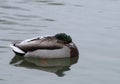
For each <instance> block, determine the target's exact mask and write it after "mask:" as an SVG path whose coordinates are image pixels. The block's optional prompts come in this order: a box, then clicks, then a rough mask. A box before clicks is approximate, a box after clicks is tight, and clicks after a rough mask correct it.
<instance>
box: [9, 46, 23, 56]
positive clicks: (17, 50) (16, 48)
mask: <svg viewBox="0 0 120 84" xmlns="http://www.w3.org/2000/svg"><path fill="white" fill-rule="evenodd" d="M10 47H11V48H12V49H13V51H15V52H17V53H21V54H25V52H24V51H22V50H21V49H19V48H18V47H16V46H14V45H13V44H10Z"/></svg>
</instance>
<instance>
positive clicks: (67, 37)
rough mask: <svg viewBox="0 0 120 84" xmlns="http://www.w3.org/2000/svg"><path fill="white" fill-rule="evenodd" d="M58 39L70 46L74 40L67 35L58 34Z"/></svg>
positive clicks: (56, 36)
mask: <svg viewBox="0 0 120 84" xmlns="http://www.w3.org/2000/svg"><path fill="white" fill-rule="evenodd" d="M54 37H55V38H56V39H58V40H61V41H63V43H65V44H68V43H71V42H72V38H71V37H70V36H69V35H67V34H65V33H58V34H56V35H55V36H54Z"/></svg>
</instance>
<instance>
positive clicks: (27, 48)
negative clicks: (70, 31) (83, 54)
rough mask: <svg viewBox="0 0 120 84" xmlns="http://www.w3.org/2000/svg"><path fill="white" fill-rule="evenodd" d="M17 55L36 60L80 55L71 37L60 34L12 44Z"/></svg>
mask: <svg viewBox="0 0 120 84" xmlns="http://www.w3.org/2000/svg"><path fill="white" fill-rule="evenodd" d="M10 47H11V48H12V49H13V51H14V52H15V53H17V54H22V55H24V56H25V57H33V56H34V57H36V58H65V57H77V56H78V55H79V52H78V49H77V47H76V45H75V44H74V43H73V42H72V39H71V37H70V36H69V35H67V34H65V33H59V34H56V35H55V36H46V37H37V38H33V39H27V40H24V41H22V42H16V43H13V44H10Z"/></svg>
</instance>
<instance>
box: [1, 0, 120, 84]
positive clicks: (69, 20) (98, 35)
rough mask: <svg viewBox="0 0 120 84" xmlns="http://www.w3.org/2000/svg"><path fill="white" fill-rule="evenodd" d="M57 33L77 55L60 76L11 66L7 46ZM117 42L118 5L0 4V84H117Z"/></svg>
mask: <svg viewBox="0 0 120 84" xmlns="http://www.w3.org/2000/svg"><path fill="white" fill-rule="evenodd" d="M59 32H65V33H67V34H69V35H71V37H72V38H73V41H74V42H75V43H76V45H77V47H78V49H79V52H80V55H79V60H78V61H76V62H77V63H74V64H72V65H68V66H67V67H65V68H64V69H63V67H62V70H61V75H59V74H56V73H55V70H59V69H58V68H56V69H50V70H49V69H48V68H44V69H43V67H37V66H36V67H35V66H32V64H31V65H30V64H25V65H15V66H14V65H12V62H14V58H15V57H16V56H15V54H14V53H13V52H12V50H11V49H10V48H9V44H10V43H11V42H14V41H21V40H24V39H27V38H31V37H35V36H41V35H54V34H56V33H59ZM119 38H120V0H0V84H27V83H28V84H41V83H42V84H120V39H119ZM17 59H18V58H17ZM20 59H21V58H20ZM15 61H17V60H15ZM57 62H58V61H57ZM64 62H66V61H64V60H63V66H64ZM67 63H68V62H67Z"/></svg>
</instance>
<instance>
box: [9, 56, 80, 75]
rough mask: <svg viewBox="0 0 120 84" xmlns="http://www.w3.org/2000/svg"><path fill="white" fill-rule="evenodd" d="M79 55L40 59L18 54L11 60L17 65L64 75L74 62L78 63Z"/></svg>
mask: <svg viewBox="0 0 120 84" xmlns="http://www.w3.org/2000/svg"><path fill="white" fill-rule="evenodd" d="M77 61H78V57H72V58H59V59H58V58H53V59H40V58H39V59H38V58H31V57H23V56H20V55H16V56H15V57H14V58H13V59H12V60H11V62H10V64H13V65H15V66H22V67H27V68H32V69H39V70H43V71H47V72H52V73H55V74H56V75H58V76H64V71H68V70H70V66H71V65H72V64H75V63H77Z"/></svg>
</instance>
